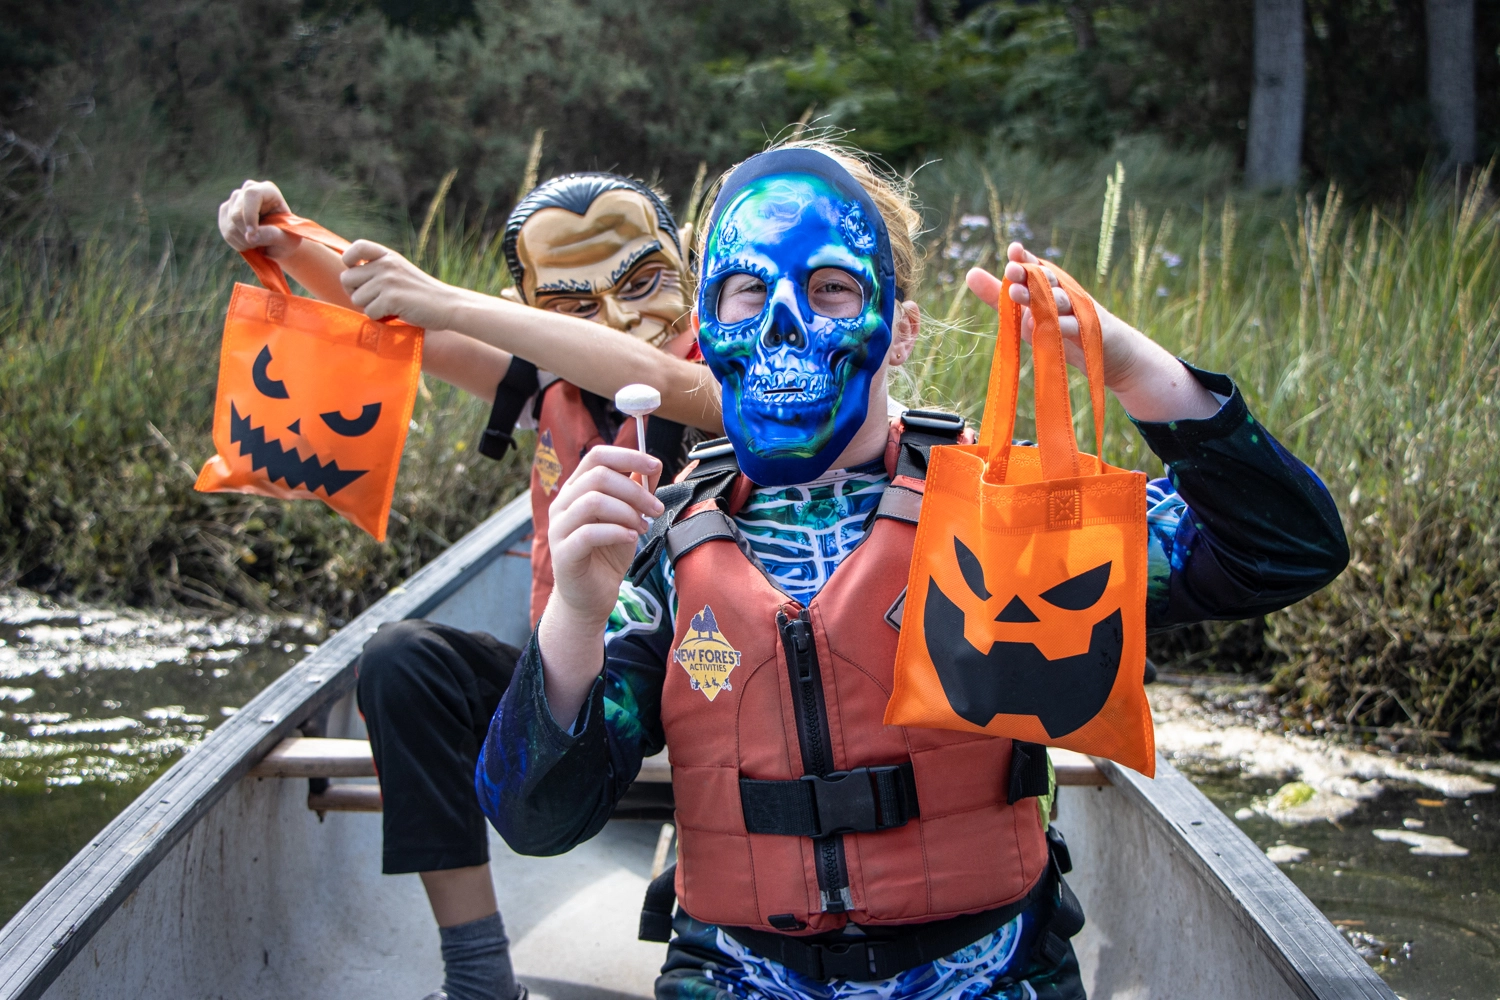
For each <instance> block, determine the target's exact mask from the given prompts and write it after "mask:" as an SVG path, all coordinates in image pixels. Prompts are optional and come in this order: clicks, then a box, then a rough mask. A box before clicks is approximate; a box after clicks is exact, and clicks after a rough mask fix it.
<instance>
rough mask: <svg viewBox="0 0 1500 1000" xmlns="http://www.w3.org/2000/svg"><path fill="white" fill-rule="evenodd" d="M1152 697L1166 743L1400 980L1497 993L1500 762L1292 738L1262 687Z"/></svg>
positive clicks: (1472, 994)
mask: <svg viewBox="0 0 1500 1000" xmlns="http://www.w3.org/2000/svg"><path fill="white" fill-rule="evenodd" d="M1151 704H1152V710H1153V715H1154V716H1155V718H1156V722H1157V738H1158V746H1159V747H1160V748H1161V749H1162V750H1163V751H1164V752H1166V753H1168V754H1169V755H1170V756H1171V757H1172V759H1173V763H1175V764H1176V765H1177V766H1178V767H1179V768H1180V769H1181V770H1183V771H1184V772H1185V773H1186V774H1187V775H1188V776H1189V777H1190V778H1191V779H1192V780H1193V783H1194V784H1195V785H1197V786H1198V787H1199V788H1200V789H1201V790H1202V791H1203V792H1204V793H1205V794H1206V795H1208V797H1209V798H1210V799H1212V800H1213V801H1214V803H1215V804H1217V805H1218V806H1219V808H1221V809H1222V810H1223V811H1224V812H1226V813H1227V814H1229V815H1230V816H1232V817H1234V819H1235V821H1236V822H1237V823H1238V824H1239V826H1240V828H1241V829H1242V830H1244V831H1245V833H1246V834H1248V835H1249V836H1250V837H1251V839H1253V840H1254V841H1255V842H1256V843H1257V844H1258V845H1260V846H1261V848H1263V849H1264V850H1265V852H1266V854H1267V855H1268V856H1269V857H1270V858H1271V859H1272V860H1273V861H1275V862H1276V863H1277V864H1278V865H1279V866H1280V867H1281V870H1282V871H1284V872H1285V873H1286V874H1287V875H1288V876H1289V877H1290V878H1291V880H1292V881H1293V882H1294V883H1296V884H1297V886H1298V888H1300V889H1301V890H1302V891H1303V892H1305V893H1306V894H1307V895H1308V897H1309V898H1310V899H1311V900H1312V901H1313V902H1314V903H1315V904H1316V905H1317V906H1318V908H1319V909H1321V910H1322V911H1323V912H1324V913H1325V914H1327V916H1328V917H1329V919H1330V920H1332V921H1333V923H1334V924H1335V926H1337V927H1338V928H1339V930H1340V931H1341V932H1342V933H1343V934H1344V936H1345V938H1347V939H1348V941H1349V943H1350V944H1351V945H1353V946H1354V948H1355V950H1356V951H1358V952H1359V953H1360V954H1361V955H1363V956H1364V958H1365V960H1366V961H1368V962H1369V963H1370V964H1371V965H1372V966H1373V967H1374V968H1375V969H1376V970H1377V971H1379V973H1380V974H1381V976H1382V977H1383V978H1384V979H1385V980H1386V981H1387V982H1388V983H1389V984H1390V985H1391V987H1392V989H1394V990H1395V991H1396V992H1397V993H1399V994H1400V995H1401V996H1403V997H1405V998H1407V1000H1462V998H1483V1000H1491V998H1493V997H1495V996H1496V995H1497V993H1496V990H1495V984H1496V983H1500V796H1497V795H1496V794H1494V788H1495V778H1496V777H1497V774H1496V771H1497V768H1496V766H1495V765H1494V764H1492V763H1486V762H1481V761H1466V760H1460V759H1457V758H1453V757H1421V756H1397V755H1395V754H1390V753H1384V752H1380V751H1378V750H1376V749H1374V748H1370V747H1360V746H1356V745H1352V744H1347V743H1342V742H1338V741H1335V740H1333V739H1332V738H1329V737H1310V736H1305V735H1299V734H1296V733H1287V732H1284V731H1283V728H1282V720H1281V718H1280V716H1279V715H1278V714H1277V713H1276V712H1275V711H1274V709H1273V708H1272V707H1270V706H1269V705H1268V703H1267V702H1266V700H1265V699H1264V697H1263V696H1261V695H1260V694H1259V691H1258V689H1256V688H1255V687H1254V686H1247V685H1238V686H1232V685H1224V684H1220V683H1216V682H1215V681H1213V680H1211V679H1204V678H1195V679H1192V680H1191V681H1187V680H1185V679H1183V682H1182V683H1178V684H1174V685H1165V684H1158V685H1153V687H1152V689H1151ZM1476 772H1477V773H1476Z"/></svg>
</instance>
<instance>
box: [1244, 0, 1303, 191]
mask: <svg viewBox="0 0 1500 1000" xmlns="http://www.w3.org/2000/svg"><path fill="white" fill-rule="evenodd" d="M1305 96H1306V72H1305V64H1304V60H1303V23H1302V0H1255V82H1254V87H1253V89H1252V90H1251V92H1250V122H1249V135H1248V145H1247V148H1246V150H1245V184H1246V185H1247V186H1248V187H1251V188H1264V187H1289V186H1291V185H1293V184H1296V183H1297V175H1298V171H1299V169H1300V168H1301V166H1302V108H1303V103H1304V99H1305Z"/></svg>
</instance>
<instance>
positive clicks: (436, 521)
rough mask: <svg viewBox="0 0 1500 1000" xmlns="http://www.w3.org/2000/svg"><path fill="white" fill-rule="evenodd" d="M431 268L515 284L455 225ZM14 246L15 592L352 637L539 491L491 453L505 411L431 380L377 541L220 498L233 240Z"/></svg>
mask: <svg viewBox="0 0 1500 1000" xmlns="http://www.w3.org/2000/svg"><path fill="white" fill-rule="evenodd" d="M431 241H432V242H431V245H430V246H429V247H428V248H427V250H426V253H425V254H424V257H423V259H424V262H425V263H427V265H428V266H431V267H436V268H437V269H438V271H439V273H442V274H444V275H445V276H447V277H450V278H452V279H455V280H460V281H462V282H463V283H465V284H467V285H470V286H472V287H476V288H483V289H487V290H497V289H498V288H499V287H500V285H501V284H502V283H503V275H504V270H503V268H502V267H501V266H500V254H499V253H498V247H496V246H493V245H492V244H493V243H494V242H495V241H493V240H484V239H482V238H480V237H479V236H477V235H472V234H471V235H466V236H462V237H453V236H450V235H448V234H447V233H445V232H444V231H443V229H442V224H441V222H439V223H438V225H437V227H436V229H435V231H434V232H433V234H432V237H431ZM146 246H147V243H146V240H145V239H144V238H142V239H140V240H138V241H136V242H132V243H124V244H122V243H120V242H119V241H117V240H114V239H111V238H107V237H105V236H99V237H95V238H91V239H85V240H83V241H81V242H79V243H76V244H73V245H71V246H68V247H65V248H59V247H57V246H56V245H52V244H36V243H18V244H10V245H6V246H0V428H3V430H0V586H7V585H10V584H13V583H20V584H22V585H26V586H30V587H35V588H38V589H42V590H48V591H53V592H63V593H69V594H72V595H75V596H78V597H86V598H90V599H96V600H99V599H102V600H118V601H125V602H129V603H132V604H152V605H163V604H165V605H170V604H187V605H191V606H199V607H209V608H231V607H249V608H254V609H263V610H275V609H283V610H296V611H302V612H313V613H321V614H323V615H325V616H326V617H327V618H328V619H329V620H330V621H331V622H332V623H334V624H339V623H341V622H342V621H343V620H347V619H348V618H349V617H351V616H352V615H354V614H356V613H358V612H359V611H360V610H361V609H362V608H364V607H365V606H366V605H368V604H369V603H370V602H371V601H372V600H374V599H375V598H377V597H379V596H380V595H381V594H383V593H384V592H385V591H386V590H388V589H390V588H391V587H393V586H395V585H396V584H397V583H399V582H400V581H401V580H403V579H404V578H406V577H407V576H408V575H410V574H411V573H412V572H414V571H415V570H416V569H418V568H419V567H420V566H422V565H423V564H424V563H426V562H427V561H428V560H430V559H431V558H432V557H433V556H435V555H436V554H437V553H438V552H440V551H442V549H443V548H445V547H446V546H447V545H448V544H449V543H450V542H451V541H452V540H454V539H456V538H458V537H459V536H460V535H462V534H463V533H464V532H465V531H467V530H468V529H469V528H471V527H473V526H474V525H475V524H477V523H478V522H479V521H480V520H481V519H483V518H484V517H485V516H486V515H488V514H489V513H491V512H492V511H493V510H495V509H496V508H497V507H498V506H499V505H500V504H502V503H503V502H505V501H507V500H509V499H510V498H511V497H513V496H514V495H516V493H517V492H519V491H520V490H521V489H523V488H524V486H525V483H526V478H527V467H526V464H525V462H524V460H522V459H520V458H518V457H517V455H516V454H515V453H514V452H513V453H512V454H511V455H509V456H507V458H506V460H505V461H502V462H493V461H491V460H489V459H487V458H483V457H481V456H479V455H478V454H477V453H476V452H475V451H474V447H475V444H476V443H477V441H478V438H479V433H480V430H481V429H482V427H483V425H484V421H485V418H486V416H487V412H488V411H487V408H486V407H485V406H484V405H483V404H481V403H479V402H478V401H476V400H473V399H472V398H470V397H467V396H465V395H463V394H462V393H460V392H458V391H457V390H455V389H452V388H451V387H449V386H446V385H443V384H441V383H438V382H435V381H433V380H430V379H429V380H426V382H425V384H424V385H423V386H422V391H421V392H420V393H419V395H418V399H417V402H416V408H415V411H414V413H413V418H412V420H413V427H412V429H411V431H410V433H409V436H408V438H407V447H406V453H405V456H404V458H403V460H402V466H401V473H400V477H399V479H398V481H397V485H396V493H395V500H394V504H393V508H392V512H391V523H390V528H389V534H388V541H387V544H385V545H379V544H376V543H375V542H374V541H373V540H372V539H370V538H369V537H368V536H367V535H365V534H364V533H363V532H361V531H360V530H358V529H357V528H354V527H353V526H352V525H350V524H349V523H348V522H346V521H344V520H342V519H341V518H339V517H337V516H336V515H334V514H333V513H332V512H330V511H329V510H327V509H326V508H324V507H323V505H321V504H317V503H283V502H279V501H275V500H267V499H264V498H260V497H251V496H239V495H232V494H213V495H208V494H202V493H195V492H194V491H193V489H192V486H193V481H194V478H195V477H196V474H197V469H198V468H199V467H200V466H201V464H202V463H203V461H204V460H205V459H207V458H208V456H209V455H211V454H212V453H213V444H212V441H211V439H210V428H211V422H212V413H213V398H214V387H215V382H216V378H217V373H218V352H219V332H220V330H221V329H222V326H223V316H224V310H225V308H226V306H227V304H228V297H229V292H230V289H231V287H232V285H233V282H234V281H235V280H236V279H238V280H242V281H247V282H249V281H253V280H254V279H253V278H252V277H251V276H250V273H249V271H248V269H247V268H245V267H244V266H243V265H242V264H240V263H239V261H238V258H237V257H235V256H234V255H233V254H232V253H229V252H228V251H227V250H226V249H225V248H224V246H223V244H222V242H219V241H218V240H217V238H216V237H215V238H209V237H204V238H203V239H201V240H199V241H197V242H195V243H194V245H193V246H191V247H189V248H186V249H182V248H174V247H173V246H172V245H171V241H170V239H165V240H163V239H161V238H158V240H157V248H156V249H155V250H153V252H151V253H150V255H149V256H148V254H147V251H146Z"/></svg>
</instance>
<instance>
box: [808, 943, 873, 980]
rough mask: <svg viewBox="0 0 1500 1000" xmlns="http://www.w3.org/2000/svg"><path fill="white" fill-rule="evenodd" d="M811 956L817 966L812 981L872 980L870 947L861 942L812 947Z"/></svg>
mask: <svg viewBox="0 0 1500 1000" xmlns="http://www.w3.org/2000/svg"><path fill="white" fill-rule="evenodd" d="M813 954H814V955H816V956H817V964H818V970H817V974H816V975H814V976H813V978H814V979H822V980H824V981H825V982H826V981H827V980H829V979H852V980H854V981H856V982H863V981H867V980H870V979H873V978H874V972H875V959H874V956H872V955H871V954H870V945H868V944H866V943H865V942H863V941H854V942H851V943H849V944H817V945H813Z"/></svg>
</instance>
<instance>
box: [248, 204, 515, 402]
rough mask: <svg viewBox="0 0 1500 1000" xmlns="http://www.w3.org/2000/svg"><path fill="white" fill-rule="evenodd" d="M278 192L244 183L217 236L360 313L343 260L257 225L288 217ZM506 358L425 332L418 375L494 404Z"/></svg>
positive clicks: (447, 334) (470, 342)
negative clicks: (345, 283) (283, 214)
mask: <svg viewBox="0 0 1500 1000" xmlns="http://www.w3.org/2000/svg"><path fill="white" fill-rule="evenodd" d="M290 211H291V207H290V206H289V205H288V204H287V201H286V197H285V196H284V195H282V193H281V189H280V188H278V187H277V186H276V185H275V184H273V183H271V182H270V181H246V182H245V183H244V184H241V185H240V186H239V187H238V188H236V189H235V190H234V191H232V192H231V193H230V195H229V197H228V198H227V199H225V201H224V203H223V204H222V205H220V206H219V233H220V234H221V235H222V236H223V237H224V242H226V243H228V244H229V245H230V246H231V247H233V248H234V249H236V250H239V251H245V250H250V249H259V250H262V251H264V252H265V254H266V256H268V257H270V258H271V259H272V260H274V261H276V263H278V264H280V265H281V268H282V270H284V271H286V273H287V274H289V275H291V276H292V277H293V278H295V279H296V281H297V283H298V284H300V285H301V286H302V287H303V288H305V289H307V290H308V291H309V292H311V293H312V294H313V296H314V297H315V298H318V299H321V300H322V301H324V302H330V303H332V304H333V305H336V306H343V307H344V308H345V309H358V308H359V307H358V306H356V305H355V304H354V302H353V301H352V300H351V299H350V298H349V293H348V292H347V291H345V290H344V286H343V283H342V282H341V281H340V280H339V278H340V277H341V276H342V275H343V273H344V271H345V270H346V268H345V267H344V261H343V258H342V257H340V256H339V255H338V254H337V253H335V252H334V251H332V250H330V249H328V248H327V247H325V246H323V245H322V244H320V243H314V242H313V241H312V240H304V239H303V238H302V237H300V236H297V235H295V234H293V233H288V232H285V231H283V230H281V229H278V228H276V227H275V226H262V225H261V224H260V220H261V219H263V218H265V217H266V216H268V215H271V214H272V213H275V212H290ZM510 358H511V356H510V354H509V353H507V352H506V351H502V350H500V349H499V348H498V347H492V346H490V345H489V344H485V343H482V342H480V341H477V340H474V339H473V338H470V337H465V336H463V335H461V334H457V333H454V332H452V331H450V330H428V331H427V335H426V342H425V344H424V345H423V349H422V370H423V371H424V372H426V373H427V374H429V375H431V376H432V377H433V378H437V379H442V380H443V381H444V382H447V383H448V384H449V385H453V386H457V387H458V388H460V389H462V390H464V391H465V392H467V393H469V394H470V395H473V396H478V397H479V398H480V399H482V400H484V401H485V402H493V401H494V399H495V387H496V386H498V385H499V384H500V380H501V379H503V378H505V373H506V372H507V371H509V370H510Z"/></svg>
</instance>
